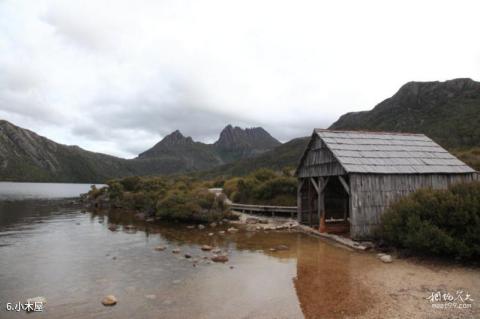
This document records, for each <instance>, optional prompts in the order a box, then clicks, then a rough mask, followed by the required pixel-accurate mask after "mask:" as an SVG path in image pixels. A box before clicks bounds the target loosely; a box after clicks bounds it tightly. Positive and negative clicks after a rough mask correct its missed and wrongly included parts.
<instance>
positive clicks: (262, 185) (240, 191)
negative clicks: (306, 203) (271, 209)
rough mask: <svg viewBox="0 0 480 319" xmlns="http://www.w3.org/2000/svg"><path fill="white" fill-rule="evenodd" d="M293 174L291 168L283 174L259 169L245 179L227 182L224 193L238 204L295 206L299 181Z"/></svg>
mask: <svg viewBox="0 0 480 319" xmlns="http://www.w3.org/2000/svg"><path fill="white" fill-rule="evenodd" d="M292 174H293V169H291V168H285V169H283V171H282V172H281V173H278V172H275V171H272V170H269V169H259V170H256V171H254V172H253V173H251V174H249V175H247V176H245V177H234V178H230V179H228V180H226V181H225V183H224V192H225V194H226V195H227V196H228V197H229V198H230V199H231V200H232V201H234V202H236V203H242V204H263V205H278V206H295V205H296V195H295V194H296V191H297V179H296V178H295V177H293V176H292Z"/></svg>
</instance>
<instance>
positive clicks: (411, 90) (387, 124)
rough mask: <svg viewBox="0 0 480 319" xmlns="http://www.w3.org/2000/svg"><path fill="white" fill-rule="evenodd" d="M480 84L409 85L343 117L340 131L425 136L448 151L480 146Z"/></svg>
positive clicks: (335, 125)
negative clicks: (408, 133)
mask: <svg viewBox="0 0 480 319" xmlns="http://www.w3.org/2000/svg"><path fill="white" fill-rule="evenodd" d="M479 123H480V82H475V81H473V80H471V79H454V80H450V81H445V82H409V83H407V84H405V85H403V86H402V87H401V88H400V90H398V92H397V93H395V94H394V95H393V96H392V97H390V98H388V99H386V100H384V101H383V102H381V103H380V104H378V105H377V106H375V107H374V108H373V109H372V110H370V111H363V112H352V113H347V114H345V115H343V116H341V117H340V118H339V119H338V121H336V122H335V123H333V124H332V126H330V129H337V130H374V131H395V132H413V133H423V134H426V135H427V136H429V137H430V138H432V139H433V140H435V141H436V142H437V143H439V144H440V145H442V146H444V147H447V148H450V149H452V148H470V147H474V146H480V125H479Z"/></svg>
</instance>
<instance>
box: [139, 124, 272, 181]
mask: <svg viewBox="0 0 480 319" xmlns="http://www.w3.org/2000/svg"><path fill="white" fill-rule="evenodd" d="M279 145H281V143H280V142H279V141H278V140H276V139H275V138H273V137H272V136H271V135H270V134H269V133H268V132H267V131H265V130H264V129H263V128H261V127H254V128H246V129H242V128H240V127H233V126H231V125H228V126H226V127H225V128H224V129H223V130H222V131H221V133H220V137H219V139H218V140H217V141H216V142H215V143H213V144H205V143H201V142H195V141H193V139H192V138H191V137H185V136H184V135H183V134H182V133H181V132H180V131H178V130H177V131H175V132H173V133H171V134H170V135H168V136H166V137H165V138H164V139H163V140H161V141H160V142H158V143H157V144H155V145H154V146H153V147H152V148H151V149H149V150H147V151H145V152H143V153H141V154H140V155H139V156H138V159H139V160H147V159H148V160H154V161H157V162H158V161H167V160H175V161H176V162H177V167H176V169H173V170H172V169H171V170H169V172H170V173H176V172H185V171H196V170H202V169H208V168H212V167H215V166H218V165H221V164H225V163H230V162H234V161H237V160H240V159H244V158H250V157H253V156H256V155H259V154H262V153H265V152H267V151H269V150H272V149H273V148H275V147H277V146H279Z"/></svg>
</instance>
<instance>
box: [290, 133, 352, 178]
mask: <svg viewBox="0 0 480 319" xmlns="http://www.w3.org/2000/svg"><path fill="white" fill-rule="evenodd" d="M309 147H310V149H309V150H308V153H307V155H306V157H305V159H304V160H303V163H302V165H301V167H300V169H299V171H298V177H300V178H302V177H318V176H334V175H344V174H345V170H344V169H343V167H342V166H341V165H340V163H339V162H338V161H337V160H336V159H335V156H334V155H333V154H332V152H331V151H330V150H329V149H328V148H327V146H326V145H325V143H324V142H322V140H321V139H320V138H319V137H315V138H314V140H313V141H312V142H311V143H310V145H309Z"/></svg>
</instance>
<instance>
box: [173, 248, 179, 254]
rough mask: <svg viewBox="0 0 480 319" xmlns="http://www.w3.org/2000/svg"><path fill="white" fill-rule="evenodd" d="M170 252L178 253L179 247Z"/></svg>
mask: <svg viewBox="0 0 480 319" xmlns="http://www.w3.org/2000/svg"><path fill="white" fill-rule="evenodd" d="M172 253H174V254H178V253H180V249H179V248H175V249H172Z"/></svg>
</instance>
